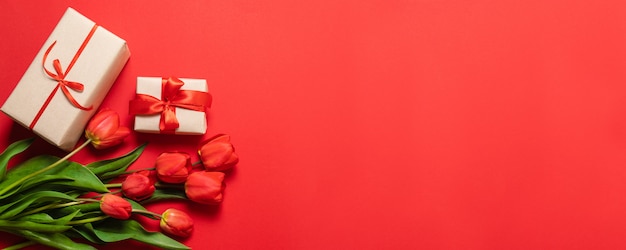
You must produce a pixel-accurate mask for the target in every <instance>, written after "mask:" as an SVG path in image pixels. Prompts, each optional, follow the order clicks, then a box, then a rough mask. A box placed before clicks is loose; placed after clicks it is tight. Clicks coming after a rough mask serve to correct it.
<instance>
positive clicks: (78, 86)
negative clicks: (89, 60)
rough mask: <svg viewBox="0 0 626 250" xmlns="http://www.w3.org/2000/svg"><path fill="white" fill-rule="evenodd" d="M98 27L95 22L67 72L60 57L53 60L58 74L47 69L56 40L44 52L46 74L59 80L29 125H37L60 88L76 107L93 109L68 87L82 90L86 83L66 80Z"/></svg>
mask: <svg viewBox="0 0 626 250" xmlns="http://www.w3.org/2000/svg"><path fill="white" fill-rule="evenodd" d="M97 28H98V25H97V24H94V25H93V26H92V27H91V31H89V34H87V37H86V38H85V40H83V43H82V44H81V45H80V48H78V51H76V54H74V58H72V61H70V64H69V65H68V66H67V69H66V70H65V72H64V71H63V69H62V68H61V62H60V61H59V59H54V61H52V66H53V67H54V70H55V71H56V74H54V73H52V72H50V71H49V70H48V69H46V59H48V54H49V53H50V51H51V50H52V48H54V45H55V44H56V43H57V42H56V41H54V42H53V43H52V44H51V45H50V47H48V49H47V50H46V53H44V54H43V61H42V62H41V66H42V67H43V70H44V71H45V72H46V74H47V75H48V76H49V77H50V78H52V79H53V80H55V81H56V82H57V86H56V87H55V88H54V90H52V93H50V95H48V98H47V99H46V101H45V102H44V103H43V105H42V106H41V108H40V109H39V112H37V114H36V115H35V118H33V121H32V122H31V123H30V125H29V126H28V127H29V128H30V129H33V128H34V127H35V124H37V121H38V120H39V118H41V115H42V114H43V111H44V110H46V108H47V107H48V104H50V101H52V97H54V95H55V94H56V92H57V91H58V90H59V89H61V91H62V92H63V94H64V95H65V97H66V98H67V100H68V101H70V103H71V104H72V105H74V107H76V108H79V109H81V110H91V109H92V108H93V105H91V106H89V107H84V106H82V105H80V104H79V103H78V101H76V99H75V98H74V97H73V96H72V94H71V93H70V91H69V90H68V89H67V88H70V89H72V90H75V91H77V92H82V91H83V89H84V88H85V87H84V85H83V84H82V83H79V82H72V81H68V80H65V77H66V76H67V74H68V73H69V72H70V70H71V69H72V67H73V66H74V63H76V61H77V60H78V57H79V56H80V54H81V53H82V52H83V50H84V49H85V47H86V46H87V43H89V40H91V37H93V34H94V33H95V32H96V29H97Z"/></svg>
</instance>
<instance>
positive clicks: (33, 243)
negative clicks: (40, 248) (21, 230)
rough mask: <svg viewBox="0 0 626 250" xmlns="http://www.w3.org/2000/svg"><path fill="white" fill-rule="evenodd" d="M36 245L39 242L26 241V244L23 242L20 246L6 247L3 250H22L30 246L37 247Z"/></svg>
mask: <svg viewBox="0 0 626 250" xmlns="http://www.w3.org/2000/svg"><path fill="white" fill-rule="evenodd" d="M35 244H37V242H34V241H25V242H22V243H19V244H15V245H13V246H10V247H5V248H3V249H2V250H18V249H22V248H25V247H28V246H32V245H35Z"/></svg>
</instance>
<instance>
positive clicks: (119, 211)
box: [100, 194, 133, 220]
mask: <svg viewBox="0 0 626 250" xmlns="http://www.w3.org/2000/svg"><path fill="white" fill-rule="evenodd" d="M100 210H102V212H103V213H104V214H106V215H108V216H111V217H113V218H116V219H121V220H125V219H128V218H130V215H131V213H132V211H133V207H132V206H131V205H130V202H128V201H127V200H126V199H124V198H122V197H119V196H116V195H114V194H105V195H104V196H102V199H101V200H100Z"/></svg>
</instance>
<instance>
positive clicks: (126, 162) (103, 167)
mask: <svg viewBox="0 0 626 250" xmlns="http://www.w3.org/2000/svg"><path fill="white" fill-rule="evenodd" d="M145 147H146V144H143V145H141V146H139V147H137V148H135V149H134V150H133V151H131V152H129V153H128V154H126V155H123V156H120V157H117V158H113V159H108V160H103V161H97V162H93V163H91V164H88V165H87V166H86V167H87V168H89V169H91V171H92V172H93V173H94V174H95V175H96V176H98V177H99V178H100V179H103V180H104V179H109V178H113V177H115V176H117V175H120V174H121V173H123V172H125V171H126V169H127V168H128V166H130V164H132V163H133V162H135V160H137V158H139V156H140V155H141V153H142V152H143V150H144V148H145Z"/></svg>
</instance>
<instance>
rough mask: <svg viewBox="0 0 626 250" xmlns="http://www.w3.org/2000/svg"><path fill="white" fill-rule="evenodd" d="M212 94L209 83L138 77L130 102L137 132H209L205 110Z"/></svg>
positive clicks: (194, 133) (196, 80)
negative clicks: (134, 93) (133, 97)
mask: <svg viewBox="0 0 626 250" xmlns="http://www.w3.org/2000/svg"><path fill="white" fill-rule="evenodd" d="M210 106H211V94H209V92H208V87H207V83H206V80H204V79H189V78H180V79H178V78H175V77H169V78H161V77H137V95H136V96H135V99H133V100H131V101H130V103H129V113H130V114H131V115H135V131H137V132H144V133H161V134H183V135H184V134H186V135H201V134H204V133H205V132H206V127H207V123H206V110H207V109H208V108H209V107H210Z"/></svg>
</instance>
